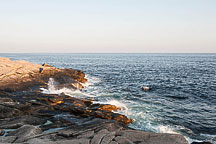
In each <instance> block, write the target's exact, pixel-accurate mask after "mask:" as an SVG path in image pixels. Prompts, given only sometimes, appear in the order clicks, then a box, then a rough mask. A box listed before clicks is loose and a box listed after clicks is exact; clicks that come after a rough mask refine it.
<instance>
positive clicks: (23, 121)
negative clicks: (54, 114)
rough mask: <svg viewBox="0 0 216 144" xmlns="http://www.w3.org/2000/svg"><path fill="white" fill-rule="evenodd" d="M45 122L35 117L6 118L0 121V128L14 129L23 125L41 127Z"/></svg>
mask: <svg viewBox="0 0 216 144" xmlns="http://www.w3.org/2000/svg"><path fill="white" fill-rule="evenodd" d="M46 121H47V120H46V119H44V118H40V117H35V116H31V115H25V116H19V117H15V118H7V119H2V120H0V128H1V129H16V128H19V127H21V126H23V125H27V124H29V125H34V126H37V125H42V124H44V123H45V122H46Z"/></svg>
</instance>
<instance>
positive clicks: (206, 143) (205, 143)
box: [191, 142, 212, 144]
mask: <svg viewBox="0 0 216 144" xmlns="http://www.w3.org/2000/svg"><path fill="white" fill-rule="evenodd" d="M191 144H212V143H211V142H192V143H191Z"/></svg>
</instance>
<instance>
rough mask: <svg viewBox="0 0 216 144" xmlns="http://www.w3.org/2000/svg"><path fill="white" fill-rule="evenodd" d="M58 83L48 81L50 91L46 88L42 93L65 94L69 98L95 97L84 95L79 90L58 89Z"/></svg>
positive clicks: (51, 79) (51, 80)
mask: <svg viewBox="0 0 216 144" xmlns="http://www.w3.org/2000/svg"><path fill="white" fill-rule="evenodd" d="M56 83H57V82H55V80H54V79H53V78H50V79H49V81H48V89H45V88H41V90H42V93H46V94H59V95H60V94H61V93H64V94H66V95H69V96H87V97H94V96H93V95H90V94H87V93H84V92H82V91H80V90H78V89H76V90H74V89H69V88H65V87H64V88H61V89H57V88H56V87H55V85H56Z"/></svg>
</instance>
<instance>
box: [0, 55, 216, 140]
mask: <svg viewBox="0 0 216 144" xmlns="http://www.w3.org/2000/svg"><path fill="white" fill-rule="evenodd" d="M0 56H2V57H9V58H11V59H12V60H27V61H30V62H33V63H38V64H42V63H47V64H50V65H53V66H55V67H59V68H73V69H80V70H83V71H84V72H85V73H86V76H87V78H88V79H89V82H88V83H87V84H85V88H84V89H83V90H82V91H72V90H71V91H70V90H65V89H64V90H61V91H59V92H66V93H68V94H70V95H71V96H77V97H91V98H93V99H94V100H95V101H96V102H100V103H110V104H115V105H117V106H119V107H121V108H122V110H121V111H119V113H122V114H125V115H127V116H128V117H130V118H133V119H134V120H135V121H134V123H132V124H130V125H129V126H130V127H132V128H135V129H140V130H144V131H152V132H161V133H181V134H183V135H184V136H185V137H186V138H187V139H188V140H189V141H193V140H200V141H211V142H213V143H216V54H0ZM142 86H147V87H150V88H151V90H149V91H143V90H142V88H141V87H142ZM43 91H44V92H47V91H48V92H50V93H52V91H50V90H47V91H45V90H43ZM55 92H56V91H55Z"/></svg>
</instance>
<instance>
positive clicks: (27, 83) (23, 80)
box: [0, 57, 87, 91]
mask: <svg viewBox="0 0 216 144" xmlns="http://www.w3.org/2000/svg"><path fill="white" fill-rule="evenodd" d="M51 77H52V78H54V79H55V80H57V81H58V82H59V83H60V84H67V83H69V84H72V85H74V87H76V88H83V86H82V84H81V83H85V82H86V81H87V79H86V78H85V74H84V73H83V72H82V71H80V70H73V69H58V68H55V67H52V66H50V65H47V64H45V65H43V66H42V65H39V64H32V63H29V62H27V61H11V60H10V59H8V58H2V57H0V90H3V91H18V90H26V89H29V88H30V87H31V86H35V85H43V84H46V83H47V82H48V80H49V78H51Z"/></svg>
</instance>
